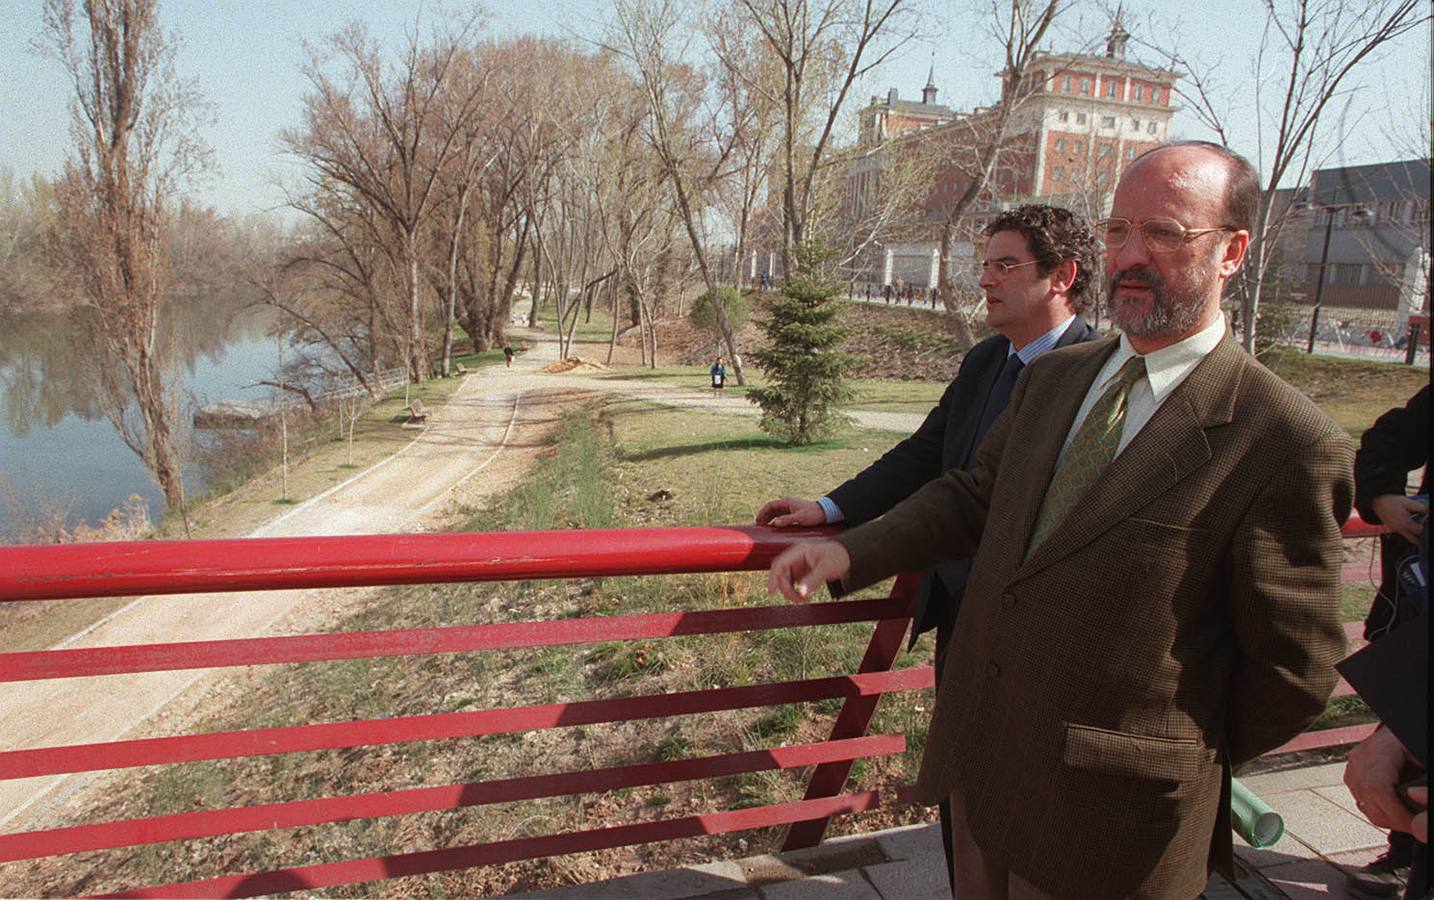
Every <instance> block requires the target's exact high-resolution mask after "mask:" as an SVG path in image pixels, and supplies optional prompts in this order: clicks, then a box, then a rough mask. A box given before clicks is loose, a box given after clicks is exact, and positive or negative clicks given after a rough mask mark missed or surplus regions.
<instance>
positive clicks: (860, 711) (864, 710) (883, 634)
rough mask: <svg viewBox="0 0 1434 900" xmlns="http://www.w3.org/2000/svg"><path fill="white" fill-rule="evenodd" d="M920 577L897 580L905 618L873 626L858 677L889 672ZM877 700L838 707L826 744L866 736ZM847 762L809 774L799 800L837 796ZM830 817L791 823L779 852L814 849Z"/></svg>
mask: <svg viewBox="0 0 1434 900" xmlns="http://www.w3.org/2000/svg"><path fill="white" fill-rule="evenodd" d="M920 580H921V576H920V575H919V574H916V573H907V574H904V575H901V576H899V577H897V579H896V584H894V585H893V586H892V588H891V596H892V597H893V598H902V599H904V600H906V601H907V607H906V615H905V616H904V617H903V618H899V619H883V620H881V621H879V622H877V623H876V628H875V629H874V630H873V631H872V634H871V641H870V642H869V643H868V644H867V645H866V655H865V656H863V657H862V660H861V667H860V668H859V669H857V671H858V672H859V673H862V674H865V673H867V672H886V671H889V670H890V669H891V666H892V664H893V663H895V662H896V657H897V656H898V655H900V653H901V642H902V639H903V638H905V637H906V628H907V626H908V625H910V624H911V614H912V612H913V611H914V610H913V608H912V607H913V605H914V604H915V602H916V588H917V586H918V585H919V584H920ZM880 699H881V698H879V697H849V698H847V700H846V702H845V703H843V704H842V708H841V712H839V713H837V717H836V722H835V723H834V724H833V725H832V731H831V735H830V736H828V738H827V740H829V741H836V740H843V739H845V738H853V737H861V736H862V735H864V734H866V729H867V728H868V727H869V726H870V725H871V717H872V715H873V714H874V713H875V712H876V704H877V701H878V700H880ZM851 762H852V761H851V760H838V761H835V762H830V763H822V764H821V765H819V766H817V767H816V768H815V769H813V770H812V779H811V781H810V782H808V783H807V792H806V794H805V795H804V796H803V797H802V799H803V800H814V799H816V798H818V797H835V796H836V795H837V794H839V793H841V790H842V787H843V786H844V785H845V784H846V779H847V776H848V775H850V774H851ZM830 821H831V816H823V817H822V818H820V819H809V820H807V821H805V822H795V823H793V824H792V825H791V827H790V828H789V829H788V830H787V840H786V842H785V843H784V844H782V850H783V852H785V851H788V850H800V849H802V848H803V847H815V846H816V845H817V844H819V843H821V840H822V835H824V834H826V830H827V823H828V822H830Z"/></svg>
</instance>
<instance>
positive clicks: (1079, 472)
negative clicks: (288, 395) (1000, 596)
mask: <svg viewBox="0 0 1434 900" xmlns="http://www.w3.org/2000/svg"><path fill="white" fill-rule="evenodd" d="M1144 377H1145V357H1143V356H1132V357H1131V358H1130V359H1128V360H1126V361H1125V365H1123V366H1121V367H1120V371H1119V372H1117V373H1116V376H1115V380H1114V382H1112V383H1111V385H1110V387H1108V388H1106V390H1105V393H1104V394H1101V396H1100V399H1099V400H1097V401H1096V402H1095V405H1094V406H1092V407H1091V408H1090V412H1089V413H1088V414H1087V415H1086V417H1085V421H1084V422H1082V423H1081V425H1080V430H1078V431H1077V432H1076V433H1075V437H1073V438H1071V443H1070V446H1069V447H1067V448H1066V452H1065V455H1064V456H1062V457H1061V461H1060V465H1059V466H1058V467H1057V468H1056V474H1055V475H1054V476H1052V478H1051V483H1050V485H1049V486H1048V487H1047V488H1046V496H1045V499H1044V500H1042V501H1041V512H1040V515H1038V516H1037V517H1036V529H1035V531H1034V532H1033V533H1032V534H1031V542H1030V544H1029V545H1028V546H1027V547H1026V559H1030V558H1031V554H1033V553H1035V552H1036V548H1037V547H1039V546H1040V545H1041V543H1042V542H1043V541H1045V539H1046V538H1048V537H1050V535H1051V532H1052V531H1055V530H1056V528H1057V526H1059V525H1060V524H1061V522H1064V521H1065V518H1066V515H1067V514H1069V513H1070V511H1071V508H1072V507H1073V506H1075V505H1076V501H1078V500H1079V499H1080V498H1081V495H1082V494H1084V493H1085V492H1086V489H1087V488H1089V487H1090V486H1091V483H1092V482H1094V481H1095V480H1096V479H1097V478H1099V477H1100V473H1101V472H1104V471H1105V467H1106V466H1108V465H1110V461H1111V460H1112V459H1114V458H1115V450H1116V448H1117V447H1119V446H1120V436H1121V434H1122V433H1124V431H1125V412H1126V410H1127V409H1128V408H1129V406H1130V404H1129V403H1128V402H1127V401H1128V400H1129V397H1130V389H1131V388H1132V387H1134V386H1135V383H1136V382H1137V381H1139V380H1140V379H1142V378H1144Z"/></svg>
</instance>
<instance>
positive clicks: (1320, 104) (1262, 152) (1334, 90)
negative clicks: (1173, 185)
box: [1159, 0, 1430, 353]
mask: <svg viewBox="0 0 1434 900" xmlns="http://www.w3.org/2000/svg"><path fill="white" fill-rule="evenodd" d="M1429 21H1430V17H1429V14H1428V5H1427V4H1426V3H1423V2H1421V0H1357V2H1351V0H1265V15H1264V21H1263V23H1262V26H1261V32H1260V41H1259V45H1258V48H1257V50H1256V53H1255V55H1254V57H1253V59H1252V60H1251V62H1250V70H1251V71H1250V74H1251V75H1252V76H1253V85H1254V90H1253V97H1252V98H1251V102H1253V104H1254V108H1255V113H1256V118H1257V123H1258V134H1257V136H1256V139H1257V149H1258V153H1257V154H1256V165H1257V166H1258V167H1259V169H1260V170H1261V171H1262V173H1263V175H1264V183H1263V185H1262V191H1261V199H1262V201H1263V202H1262V203H1261V204H1260V212H1259V215H1258V218H1257V220H1256V224H1255V233H1254V234H1252V235H1251V236H1250V249H1249V252H1248V254H1247V255H1246V257H1245V265H1244V267H1243V269H1242V270H1241V279H1240V283H1239V286H1238V288H1237V289H1238V290H1239V292H1240V312H1241V315H1240V320H1241V324H1242V325H1243V327H1244V334H1243V337H1242V341H1243V344H1244V346H1245V349H1246V350H1248V351H1250V352H1252V353H1253V352H1254V349H1255V336H1256V335H1255V332H1256V322H1257V317H1258V315H1259V311H1260V295H1261V291H1262V289H1263V286H1264V281H1265V278H1266V276H1267V275H1268V274H1270V272H1271V270H1272V268H1273V265H1274V263H1275V262H1276V256H1277V254H1276V253H1275V252H1274V251H1275V248H1276V246H1277V245H1278V243H1279V236H1280V231H1281V230H1282V229H1283V228H1284V225H1285V222H1286V220H1287V218H1288V215H1289V212H1290V209H1291V207H1289V206H1288V205H1281V204H1278V203H1276V202H1274V201H1275V197H1276V191H1277V190H1278V189H1279V187H1280V185H1282V184H1304V183H1306V181H1307V180H1308V177H1309V174H1310V172H1311V170H1312V169H1313V168H1314V167H1315V165H1317V163H1318V161H1319V158H1318V152H1319V148H1320V147H1321V146H1322V143H1321V138H1322V137H1323V135H1324V132H1325V131H1326V130H1327V124H1328V123H1327V121H1326V119H1325V116H1326V114H1327V113H1328V112H1329V111H1330V107H1331V104H1332V103H1334V102H1335V100H1336V98H1338V97H1340V96H1342V95H1345V94H1347V93H1349V92H1350V91H1351V90H1354V89H1356V86H1355V85H1353V84H1352V83H1351V80H1350V77H1351V75H1352V74H1353V73H1354V72H1355V71H1356V70H1357V69H1359V68H1360V66H1361V65H1362V64H1363V63H1365V62H1367V61H1369V60H1370V59H1371V58H1372V57H1374V56H1375V55H1376V54H1378V53H1379V51H1380V49H1381V48H1382V47H1384V46H1385V45H1386V44H1388V43H1389V42H1390V41H1393V40H1395V39H1396V38H1398V37H1400V36H1401V35H1404V34H1406V33H1408V32H1410V31H1412V30H1414V29H1416V28H1420V27H1424V26H1427V23H1428V22H1429ZM1159 52H1161V53H1162V55H1164V56H1165V57H1166V59H1167V60H1168V61H1169V62H1170V63H1171V64H1172V65H1173V66H1176V67H1178V68H1181V69H1184V70H1186V71H1187V72H1188V73H1189V77H1188V78H1187V80H1186V83H1187V86H1186V87H1185V88H1183V89H1180V93H1181V95H1182V96H1183V97H1184V98H1185V99H1186V100H1187V101H1188V102H1189V104H1190V107H1191V110H1192V112H1193V113H1194V114H1195V115H1196V117H1197V118H1198V119H1199V121H1200V122H1201V124H1203V125H1204V126H1206V127H1207V128H1209V129H1210V130H1211V131H1212V132H1214V134H1215V136H1216V139H1217V140H1219V141H1220V142H1221V143H1222V144H1225V145H1226V146H1229V145H1230V134H1229V127H1228V120H1227V114H1226V109H1227V103H1226V101H1225V99H1224V98H1223V95H1222V92H1221V91H1220V89H1219V87H1218V78H1217V76H1216V75H1215V74H1214V73H1213V72H1212V71H1211V70H1210V69H1208V68H1207V67H1205V66H1202V65H1200V64H1198V62H1197V61H1194V60H1191V59H1189V58H1188V57H1187V56H1186V55H1185V54H1184V53H1183V52H1182V51H1180V50H1178V49H1171V48H1165V49H1163V50H1160V51H1159ZM1247 84H1248V82H1245V81H1243V80H1242V82H1241V84H1240V85H1239V87H1238V88H1237V90H1238V91H1239V92H1240V94H1241V95H1243V94H1245V93H1247V92H1249V90H1250V89H1249V87H1247Z"/></svg>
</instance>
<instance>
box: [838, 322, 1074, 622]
mask: <svg viewBox="0 0 1434 900" xmlns="http://www.w3.org/2000/svg"><path fill="white" fill-rule="evenodd" d="M1098 337H1100V333H1099V332H1097V331H1096V330H1095V329H1094V328H1091V327H1090V326H1089V325H1087V324H1086V323H1085V321H1084V320H1082V319H1081V318H1079V317H1077V318H1076V320H1075V321H1074V322H1072V323H1071V324H1070V327H1069V328H1067V329H1066V330H1065V333H1064V334H1062V335H1061V337H1060V340H1058V341H1056V346H1055V349H1060V348H1061V347H1068V346H1070V345H1071V344H1076V343H1081V342H1084V341H1091V340H1095V339H1096V338H1098ZM1010 346H1011V342H1010V341H1009V340H1007V339H1006V338H1005V336H1003V335H1000V334H995V335H992V336H991V337H988V338H986V339H985V340H983V341H981V342H980V343H978V344H976V346H974V347H972V348H971V349H970V350H969V351H967V353H966V356H965V357H964V358H963V359H962V360H961V368H960V369H958V370H957V372H956V378H955V380H953V381H952V382H951V384H950V385H948V386H947V388H946V392H945V393H944V394H942V395H941V402H940V403H938V404H937V405H936V408H935V409H933V410H931V412H930V413H928V414H927V416H926V421H924V422H922V423H921V427H920V428H918V429H916V432H915V433H914V434H912V435H911V437H909V438H907V439H906V440H904V441H902V442H901V443H899V444H897V445H896V446H895V447H892V448H891V449H890V450H888V451H887V452H886V453H884V454H882V457H881V458H880V459H878V460H877V461H876V462H874V463H872V464H871V465H869V466H867V467H866V468H865V469H864V470H862V472H861V473H860V474H858V475H857V476H855V477H854V478H852V479H851V480H849V481H847V482H846V483H844V484H842V485H841V487H838V488H837V489H836V490H834V491H831V492H830V493H828V494H827V496H828V497H830V498H831V500H832V502H833V503H835V504H836V505H837V507H838V508H839V509H841V511H842V515H843V516H845V517H846V522H847V524H848V525H853V526H855V525H861V524H863V523H865V522H870V521H871V520H872V519H875V518H876V517H877V516H880V515H883V514H884V513H885V512H886V511H887V510H889V509H891V508H892V507H893V506H895V505H896V504H898V503H900V502H901V501H902V500H905V499H906V498H907V497H909V496H911V495H912V494H914V493H916V491H917V489H919V488H920V487H921V486H922V485H924V484H925V483H926V482H928V481H930V480H931V479H933V478H938V477H940V475H941V474H942V473H943V472H945V471H947V470H948V469H964V468H966V467H967V466H966V461H967V459H968V458H969V457H970V456H971V455H972V451H973V450H974V449H975V448H976V447H977V446H978V445H979V444H980V442H981V438H983V437H985V434H983V433H979V426H980V424H981V412H982V410H983V409H984V408H985V405H986V397H987V396H988V395H989V394H990V393H991V385H992V384H994V383H995V381H996V376H997V375H999V374H1000V372H1001V367H1002V366H1004V365H1005V363H1006V354H1007V353H1008V352H1009V348H1010ZM970 572H971V561H970V560H969V559H958V560H950V561H947V562H941V563H937V564H936V566H934V567H933V568H931V569H928V570H927V571H925V572H923V573H922V574H921V586H920V588H919V590H918V592H917V597H916V612H915V616H914V618H913V619H912V623H911V643H912V644H915V643H916V639H917V637H919V636H920V635H921V634H922V633H923V632H926V631H929V630H931V629H932V628H936V627H937V626H938V625H939V626H944V628H949V627H950V625H951V623H952V622H954V621H955V620H956V611H957V610H958V609H959V608H960V606H961V596H962V595H963V594H964V593H965V591H966V578H967V576H968V575H969V574H970ZM943 630H944V629H943Z"/></svg>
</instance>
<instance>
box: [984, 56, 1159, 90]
mask: <svg viewBox="0 0 1434 900" xmlns="http://www.w3.org/2000/svg"><path fill="white" fill-rule="evenodd" d="M1050 63H1066V64H1069V66H1070V70H1071V71H1072V72H1078V71H1080V70H1082V69H1084V70H1086V71H1091V70H1097V71H1099V70H1105V71H1110V72H1119V73H1121V74H1125V75H1140V76H1141V77H1144V78H1148V79H1150V80H1151V81H1168V82H1175V81H1177V80H1179V78H1180V73H1179V72H1176V71H1175V70H1173V69H1157V68H1155V67H1153V66H1146V65H1141V64H1140V63H1137V62H1131V61H1130V60H1128V59H1120V58H1112V57H1109V56H1097V55H1096V54H1093V53H1048V52H1046V51H1044V50H1041V51H1037V52H1036V54H1035V55H1034V56H1032V57H1031V62H1030V66H1029V67H1030V68H1032V69H1034V68H1037V67H1039V66H1041V65H1043V64H1050ZM998 74H999V73H998Z"/></svg>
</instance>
